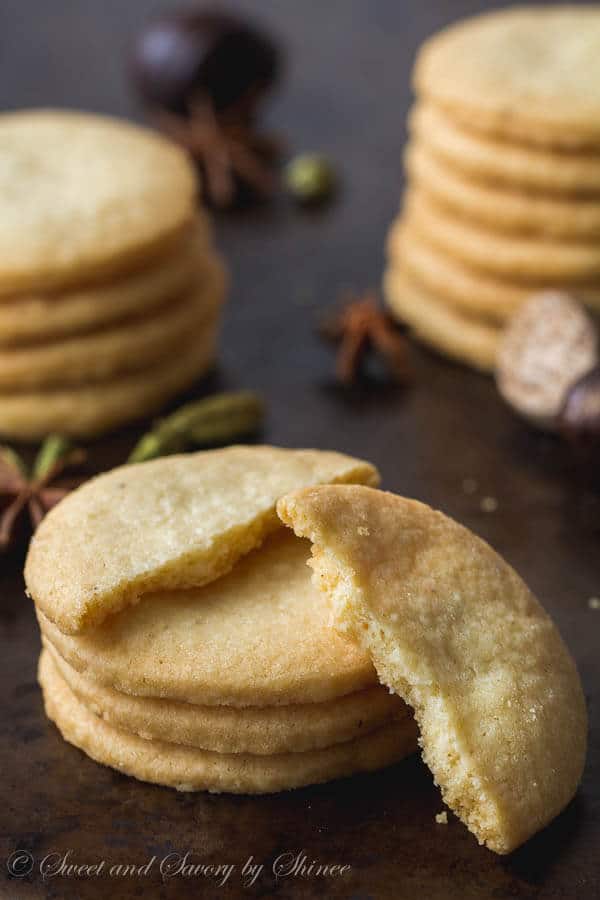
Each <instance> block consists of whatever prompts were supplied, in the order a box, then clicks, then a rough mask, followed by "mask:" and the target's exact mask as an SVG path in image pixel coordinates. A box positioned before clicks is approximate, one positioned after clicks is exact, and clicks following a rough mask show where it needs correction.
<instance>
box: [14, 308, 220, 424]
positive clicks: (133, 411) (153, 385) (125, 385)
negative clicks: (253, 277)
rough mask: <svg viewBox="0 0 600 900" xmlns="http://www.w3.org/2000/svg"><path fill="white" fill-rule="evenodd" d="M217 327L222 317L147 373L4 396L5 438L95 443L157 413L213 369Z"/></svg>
mask: <svg viewBox="0 0 600 900" xmlns="http://www.w3.org/2000/svg"><path fill="white" fill-rule="evenodd" d="M218 324H219V323H218V316H216V317H214V319H213V320H212V321H207V322H206V324H205V325H204V328H203V329H202V330H201V332H200V333H198V334H196V335H194V336H193V338H192V339H191V340H187V341H185V342H184V343H182V344H181V345H180V346H179V347H178V348H177V352H176V353H174V354H173V355H172V356H171V357H168V358H166V359H165V360H162V361H160V362H158V363H155V364H154V365H153V366H152V367H151V368H150V369H147V370H144V369H142V370H141V371H139V372H134V373H132V374H129V375H121V376H119V377H118V378H114V379H111V380H110V381H100V382H97V383H96V384H90V385H84V386H83V387H71V388H59V389H55V390H49V391H43V390H40V391H36V392H23V393H18V394H17V393H7V394H0V434H2V435H3V436H5V437H9V438H12V439H13V440H23V441H37V440H41V439H43V438H44V437H45V436H46V435H48V434H51V433H52V432H58V433H60V434H64V435H67V436H69V437H75V438H91V437H96V436H98V435H100V434H104V433H106V432H108V431H111V430H112V429H114V428H117V427H118V426H119V425H123V424H124V423H126V422H130V421H134V420H137V419H142V418H144V417H146V416H149V415H152V414H153V413H156V412H158V411H159V410H160V408H161V406H163V404H165V403H166V402H167V401H168V400H170V399H171V398H172V397H174V396H175V395H176V394H178V393H179V392H180V391H183V390H186V389H187V388H189V387H190V386H191V385H192V384H193V383H194V381H195V380H196V379H197V378H199V377H200V376H201V375H203V374H204V373H205V372H207V371H208V369H210V367H211V366H212V365H213V363H214V359H215V355H216V350H217V346H216V342H217V334H218Z"/></svg>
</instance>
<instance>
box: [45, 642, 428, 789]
mask: <svg viewBox="0 0 600 900" xmlns="http://www.w3.org/2000/svg"><path fill="white" fill-rule="evenodd" d="M38 679H39V682H40V685H41V687H42V692H43V695H44V706H45V709H46V715H47V716H48V718H49V719H51V720H52V721H53V722H54V723H55V724H56V725H57V727H58V729H59V731H60V732H61V734H62V736H63V738H64V739H65V740H66V741H68V742H69V743H70V744H73V745H74V746H75V747H78V748H79V749H80V750H83V751H84V753H86V754H87V755H88V756H90V757H91V758H92V759H94V760H96V762H99V763H101V764H102V765H105V766H110V767H111V768H113V769H118V770H119V771H120V772H122V773H123V774H125V775H131V776H133V777H134V778H138V779H139V780H140V781H149V782H152V783H154V784H162V785H166V786H168V787H174V788H176V789H177V790H179V791H211V792H214V793H220V792H224V791H227V792H230V793H236V794H263V793H270V792H274V791H283V790H289V789H291V788H296V787H302V786H303V785H307V784H317V783H319V782H323V781H329V780H331V779H333V778H341V777H344V776H347V775H352V774H354V773H357V772H367V771H371V770H373V769H379V768H381V767H383V766H387V765H390V764H391V763H393V762H398V761H399V760H401V759H403V758H404V757H406V756H408V755H409V754H411V753H414V751H415V750H416V748H417V732H416V728H415V724H414V721H413V719H412V718H411V717H407V716H402V717H401V718H399V719H397V720H392V721H391V722H390V723H389V724H386V725H383V726H382V727H381V728H378V729H376V730H375V731H372V732H371V733H370V734H367V735H366V736H365V737H360V738H356V739H355V740H353V741H344V742H343V743H340V744H335V745H333V746H332V747H325V748H323V749H321V750H309V751H305V752H303V753H280V754H273V755H270V756H258V755H251V754H244V753H233V754H228V753H212V752H211V751H209V750H198V749H196V748H192V747H183V746H181V745H178V744H169V743H166V742H164V741H148V740H144V739H143V738H141V737H138V736H137V735H133V734H130V733H128V732H127V731H122V730H120V729H118V728H114V727H113V726H111V725H108V724H107V723H106V722H105V721H103V719H100V718H98V717H97V716H95V715H94V714H93V713H92V712H90V711H89V710H88V709H87V707H85V706H84V705H83V704H81V703H79V701H78V700H77V699H76V697H75V695H74V694H73V692H72V691H71V690H70V689H69V687H68V686H67V684H66V682H65V681H64V680H63V679H62V678H61V677H60V675H59V674H58V672H57V670H56V668H55V667H54V666H53V664H52V660H51V659H50V657H49V656H48V655H46V654H44V653H42V655H41V657H40V663H39V668H38Z"/></svg>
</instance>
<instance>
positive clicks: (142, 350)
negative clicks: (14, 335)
mask: <svg viewBox="0 0 600 900" xmlns="http://www.w3.org/2000/svg"><path fill="white" fill-rule="evenodd" d="M224 286H225V274H224V269H223V267H222V266H221V265H220V263H218V262H217V261H216V260H215V262H214V264H213V265H212V267H211V270H210V272H209V271H208V270H207V272H206V276H205V279H204V281H203V283H202V284H195V285H193V286H192V287H191V289H189V290H188V291H187V292H186V293H185V294H184V295H183V296H181V297H179V298H175V299H174V300H172V301H169V302H168V303H167V304H166V305H165V304H163V306H162V307H160V308H159V309H158V310H155V311H154V312H153V313H151V314H150V315H146V316H144V317H142V318H137V319H133V320H131V321H128V322H125V323H120V324H117V325H115V326H114V327H112V328H107V329H105V330H101V331H99V332H92V333H91V334H86V335H74V336H72V337H70V338H67V339H63V340H57V341H51V342H50V343H45V344H35V345H34V346H32V347H17V348H3V349H0V394H1V393H2V392H9V391H12V390H14V391H15V392H18V391H28V390H50V389H52V388H54V387H59V388H60V387H68V386H69V385H73V386H76V387H77V386H80V385H82V384H89V383H91V382H106V381H108V380H109V379H114V378H116V377H117V376H120V375H122V374H127V373H129V372H136V371H140V370H149V369H151V368H152V367H153V366H154V365H155V364H156V363H157V362H159V361H161V360H163V359H165V358H166V357H173V355H175V354H177V352H178V350H179V347H180V346H181V345H182V344H185V343H186V341H189V340H190V339H191V338H192V337H193V336H194V335H201V334H202V331H203V329H204V327H205V325H206V324H207V323H210V322H213V321H214V320H215V317H216V314H217V312H218V310H219V307H220V306H221V303H222V300H223V294H224Z"/></svg>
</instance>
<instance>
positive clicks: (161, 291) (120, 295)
mask: <svg viewBox="0 0 600 900" xmlns="http://www.w3.org/2000/svg"><path fill="white" fill-rule="evenodd" d="M206 231H207V224H206V223H205V222H204V221H203V222H202V223H198V225H197V226H195V227H194V229H193V230H192V231H191V233H189V234H185V236H184V237H183V238H182V240H181V241H180V242H178V243H177V245H176V246H175V247H174V248H172V249H171V250H170V251H169V252H168V253H167V254H166V255H165V254H162V255H158V256H157V257H156V259H155V260H154V259H153V260H150V261H149V262H148V264H147V265H145V266H143V267H142V268H141V269H139V270H136V271H135V272H131V273H129V274H127V275H123V276H121V277H120V278H117V279H116V280H115V281H111V282H109V283H105V284H98V285H95V286H93V287H88V288H81V289H79V290H72V291H67V292H66V293H61V292H59V293H57V292H54V293H52V292H38V293H28V294H19V295H15V296H11V297H0V346H3V347H9V346H16V345H20V344H27V343H35V342H43V341H47V340H50V339H52V338H59V337H65V336H70V335H73V334H81V333H84V334H85V333H87V332H90V331H96V330H97V329H99V328H105V327H106V326H108V325H112V324H113V323H115V322H122V321H126V320H129V319H131V318H132V317H137V316H140V315H142V314H146V313H151V312H152V311H153V310H154V309H156V308H157V307H158V306H161V305H162V304H164V303H165V301H167V300H174V299H176V298H177V297H180V296H181V295H182V294H183V293H184V292H185V291H186V290H187V289H188V288H190V287H191V285H192V283H198V284H200V285H203V284H204V283H205V280H206V279H207V278H210V273H211V271H212V270H213V269H214V266H215V265H216V262H215V257H214V253H213V251H212V249H211V248H210V246H209V244H208V242H207V234H206Z"/></svg>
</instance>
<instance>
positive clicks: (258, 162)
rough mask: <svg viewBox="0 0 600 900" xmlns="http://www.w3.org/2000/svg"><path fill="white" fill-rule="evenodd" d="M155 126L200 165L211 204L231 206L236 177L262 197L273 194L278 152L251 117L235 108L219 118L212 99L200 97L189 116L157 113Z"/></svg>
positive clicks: (276, 145)
mask: <svg viewBox="0 0 600 900" xmlns="http://www.w3.org/2000/svg"><path fill="white" fill-rule="evenodd" d="M156 123H157V126H158V127H159V128H160V129H161V130H162V131H163V132H164V133H165V134H167V135H168V136H169V137H170V138H172V139H173V140H174V141H175V142H176V143H178V144H179V145H180V146H181V147H183V148H184V149H185V150H187V151H188V153H189V154H190V155H191V156H192V157H193V158H194V159H195V160H196V162H198V163H199V164H200V166H201V168H202V171H203V173H204V178H205V190H206V194H207V198H208V199H209V200H210V201H211V202H212V203H213V204H214V205H215V206H218V207H226V206H230V205H231V204H232V203H233V200H234V198H235V192H236V180H238V179H239V181H241V182H243V183H244V184H246V185H248V186H249V187H251V188H252V189H253V190H255V191H256V192H257V193H258V194H260V195H263V196H268V195H269V194H271V193H272V192H273V191H274V190H275V188H276V185H277V179H276V177H275V173H274V172H273V168H272V165H271V163H272V162H273V160H274V159H275V158H276V157H277V156H279V154H280V149H281V148H280V147H279V145H278V142H277V141H276V140H275V139H273V138H271V137H269V136H267V135H261V134H258V133H257V132H256V131H255V130H254V128H253V126H252V121H251V119H250V118H247V117H244V116H242V115H237V114H236V111H235V110H231V111H226V112H223V113H221V114H219V115H217V114H216V113H215V110H214V107H213V104H212V103H211V101H210V99H209V98H208V97H199V98H196V99H195V100H194V102H193V103H191V104H190V106H189V114H188V115H187V116H180V115H175V114H174V113H171V112H165V111H161V112H158V113H157V114H156Z"/></svg>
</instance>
